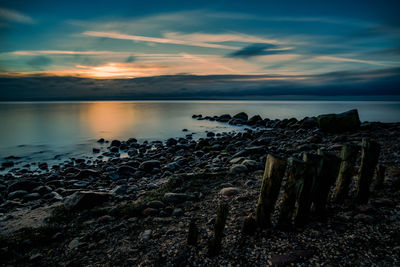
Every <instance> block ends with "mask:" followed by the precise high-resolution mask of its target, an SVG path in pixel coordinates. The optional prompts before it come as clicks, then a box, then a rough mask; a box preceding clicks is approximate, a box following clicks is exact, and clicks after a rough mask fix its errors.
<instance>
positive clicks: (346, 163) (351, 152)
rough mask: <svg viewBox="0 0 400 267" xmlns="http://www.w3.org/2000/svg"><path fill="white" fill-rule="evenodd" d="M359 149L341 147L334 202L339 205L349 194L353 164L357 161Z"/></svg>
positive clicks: (351, 145) (353, 146)
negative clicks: (340, 160)
mask: <svg viewBox="0 0 400 267" xmlns="http://www.w3.org/2000/svg"><path fill="white" fill-rule="evenodd" d="M358 150H359V147H358V146H357V145H354V144H346V145H343V147H342V152H341V155H340V157H341V159H342V162H341V163H340V169H339V175H338V179H337V183H336V187H335V193H334V201H336V202H338V203H341V202H343V200H344V199H345V198H346V197H347V195H348V193H349V186H350V182H351V177H352V176H353V173H354V164H355V162H356V159H357V153H358Z"/></svg>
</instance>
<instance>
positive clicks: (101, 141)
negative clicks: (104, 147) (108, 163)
mask: <svg viewBox="0 0 400 267" xmlns="http://www.w3.org/2000/svg"><path fill="white" fill-rule="evenodd" d="M104 141H105V140H104V138H100V139H99V140H97V143H104Z"/></svg>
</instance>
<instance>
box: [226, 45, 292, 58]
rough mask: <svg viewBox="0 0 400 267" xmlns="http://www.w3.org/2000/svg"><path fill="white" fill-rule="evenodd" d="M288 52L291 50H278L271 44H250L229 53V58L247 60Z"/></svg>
mask: <svg viewBox="0 0 400 267" xmlns="http://www.w3.org/2000/svg"><path fill="white" fill-rule="evenodd" d="M290 50H291V48H279V47H277V46H276V45H273V44H252V45H249V46H246V47H244V48H242V49H240V50H238V51H236V52H233V53H231V54H230V55H229V56H231V57H241V58H248V57H254V56H265V55H274V54H278V53H282V52H287V51H290Z"/></svg>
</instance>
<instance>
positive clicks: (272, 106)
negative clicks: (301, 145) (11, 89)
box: [0, 101, 400, 165]
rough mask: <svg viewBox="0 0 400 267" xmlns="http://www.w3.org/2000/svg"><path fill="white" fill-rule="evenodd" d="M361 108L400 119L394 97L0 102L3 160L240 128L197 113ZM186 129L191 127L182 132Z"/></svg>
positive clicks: (270, 114)
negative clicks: (361, 99)
mask: <svg viewBox="0 0 400 267" xmlns="http://www.w3.org/2000/svg"><path fill="white" fill-rule="evenodd" d="M350 109H358V112H359V115H360V119H361V121H381V122H399V121H400V102H394V101H393V102H390V101H73V102H72V101H71V102H0V163H1V162H3V161H7V160H10V159H11V160H15V161H17V162H18V164H21V165H23V164H24V163H31V162H43V161H46V162H57V161H63V160H66V159H70V158H74V157H75V158H76V157H83V158H85V157H87V158H89V157H91V156H93V152H92V150H93V148H94V147H97V148H100V149H101V150H102V151H106V147H107V143H106V144H103V145H102V144H99V143H97V140H98V139H100V138H104V139H106V140H110V141H111V140H114V139H118V140H127V139H129V138H136V139H138V141H139V142H143V141H145V140H147V141H149V142H151V141H155V140H160V141H165V140H166V139H168V138H171V137H184V136H185V135H187V134H192V136H193V139H198V138H200V137H204V136H205V135H206V132H207V131H212V132H214V133H223V132H239V131H243V130H244V129H245V128H246V127H244V126H231V125H228V124H227V123H220V122H216V121H208V120H196V119H193V118H192V115H193V114H202V115H203V116H207V115H208V116H214V115H222V114H231V115H234V114H236V113H238V112H241V111H244V112H246V113H247V114H248V115H249V117H251V116H253V115H257V114H258V115H260V116H261V117H263V118H269V119H285V118H293V117H294V118H297V119H302V118H304V117H306V116H317V115H320V114H326V113H339V112H344V111H347V110H350ZM183 129H187V131H183Z"/></svg>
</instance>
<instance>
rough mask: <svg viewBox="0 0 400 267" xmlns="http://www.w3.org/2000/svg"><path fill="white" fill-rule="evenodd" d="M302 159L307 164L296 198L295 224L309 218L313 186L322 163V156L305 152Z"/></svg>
mask: <svg viewBox="0 0 400 267" xmlns="http://www.w3.org/2000/svg"><path fill="white" fill-rule="evenodd" d="M303 161H304V162H305V163H306V164H307V166H306V173H305V175H304V181H303V186H302V188H301V192H299V193H300V194H299V195H298V198H297V202H298V203H297V204H298V206H297V210H296V215H295V218H294V223H295V225H296V226H303V225H304V224H306V223H307V221H308V219H309V216H310V210H311V202H312V199H313V193H314V187H315V185H316V184H317V181H318V174H319V171H320V169H321V165H322V156H320V155H315V154H309V153H306V154H304V156H303Z"/></svg>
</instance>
